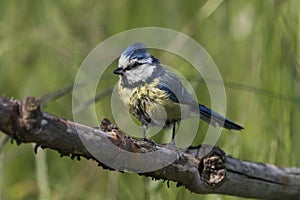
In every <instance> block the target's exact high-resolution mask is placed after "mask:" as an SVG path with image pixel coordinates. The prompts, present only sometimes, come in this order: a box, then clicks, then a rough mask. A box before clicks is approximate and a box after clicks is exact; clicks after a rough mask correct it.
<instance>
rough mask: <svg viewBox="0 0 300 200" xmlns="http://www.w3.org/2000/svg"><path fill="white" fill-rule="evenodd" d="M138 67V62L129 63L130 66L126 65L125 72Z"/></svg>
mask: <svg viewBox="0 0 300 200" xmlns="http://www.w3.org/2000/svg"><path fill="white" fill-rule="evenodd" d="M139 65H140V63H138V62H133V63H131V64H130V65H128V66H127V67H126V70H131V69H132V68H135V67H137V66H139Z"/></svg>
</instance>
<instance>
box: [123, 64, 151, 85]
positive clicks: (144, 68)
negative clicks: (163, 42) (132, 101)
mask: <svg viewBox="0 0 300 200" xmlns="http://www.w3.org/2000/svg"><path fill="white" fill-rule="evenodd" d="M155 67H156V66H155V65H149V64H144V65H141V66H138V67H137V68H134V69H131V70H129V71H127V72H126V77H127V80H128V82H129V83H132V84H133V83H136V82H141V81H142V82H144V81H146V80H147V79H148V78H149V77H151V76H152V73H153V71H154V69H155Z"/></svg>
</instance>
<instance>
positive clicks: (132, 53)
mask: <svg viewBox="0 0 300 200" xmlns="http://www.w3.org/2000/svg"><path fill="white" fill-rule="evenodd" d="M122 56H125V57H127V58H128V59H130V60H131V59H137V60H149V59H151V62H152V63H159V60H158V59H157V58H154V57H153V56H151V55H150V54H149V53H148V52H147V48H146V47H145V45H144V44H143V43H140V42H137V43H134V44H133V45H130V46H128V47H127V48H126V49H125V50H124V52H123V53H122Z"/></svg>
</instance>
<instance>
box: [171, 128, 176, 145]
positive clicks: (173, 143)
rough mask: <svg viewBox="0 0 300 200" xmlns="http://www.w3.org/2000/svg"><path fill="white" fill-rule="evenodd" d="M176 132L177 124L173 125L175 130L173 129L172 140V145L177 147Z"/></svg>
mask: <svg viewBox="0 0 300 200" xmlns="http://www.w3.org/2000/svg"><path fill="white" fill-rule="evenodd" d="M175 132H176V124H175V123H174V124H173V128H172V140H171V144H172V145H174V146H175Z"/></svg>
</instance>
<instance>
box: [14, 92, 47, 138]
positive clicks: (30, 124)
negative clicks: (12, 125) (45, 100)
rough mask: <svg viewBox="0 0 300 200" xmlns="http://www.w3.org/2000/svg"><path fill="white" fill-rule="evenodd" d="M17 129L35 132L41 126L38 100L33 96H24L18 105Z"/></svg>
mask: <svg viewBox="0 0 300 200" xmlns="http://www.w3.org/2000/svg"><path fill="white" fill-rule="evenodd" d="M19 115H20V116H19V117H20V118H19V127H18V128H19V131H20V132H24V131H25V132H26V131H30V132H36V131H38V130H40V128H41V121H42V116H43V114H42V112H41V108H40V102H39V100H37V99H36V98H34V97H26V98H24V99H23V100H22V101H21V103H20V105H19Z"/></svg>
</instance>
